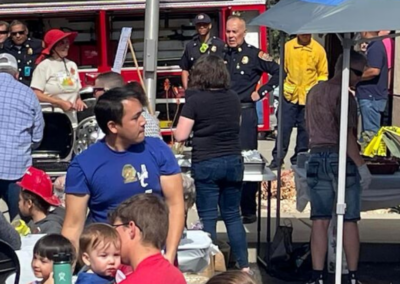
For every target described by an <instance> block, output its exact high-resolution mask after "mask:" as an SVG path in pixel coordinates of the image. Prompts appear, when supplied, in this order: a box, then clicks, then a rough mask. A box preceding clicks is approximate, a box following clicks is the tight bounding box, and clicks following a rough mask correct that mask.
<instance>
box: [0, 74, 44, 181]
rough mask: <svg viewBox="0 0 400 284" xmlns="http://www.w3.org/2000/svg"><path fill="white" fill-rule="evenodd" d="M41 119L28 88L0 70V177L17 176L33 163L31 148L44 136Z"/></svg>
mask: <svg viewBox="0 0 400 284" xmlns="http://www.w3.org/2000/svg"><path fill="white" fill-rule="evenodd" d="M43 128H44V120H43V114H42V110H41V107H40V104H39V101H38V99H37V97H36V95H35V93H34V92H33V91H32V89H31V88H29V87H27V86H25V85H23V84H22V83H20V82H18V81H17V80H15V79H14V78H13V77H12V76H11V75H9V74H7V73H0V180H17V179H20V178H21V177H22V176H23V175H24V173H25V171H26V170H27V169H28V167H29V166H31V165H32V156H31V147H32V143H37V142H40V141H41V140H42V137H43Z"/></svg>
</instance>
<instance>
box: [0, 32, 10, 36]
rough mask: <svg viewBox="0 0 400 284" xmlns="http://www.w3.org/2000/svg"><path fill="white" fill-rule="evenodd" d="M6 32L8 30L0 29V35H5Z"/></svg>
mask: <svg viewBox="0 0 400 284" xmlns="http://www.w3.org/2000/svg"><path fill="white" fill-rule="evenodd" d="M6 34H8V31H0V35H6Z"/></svg>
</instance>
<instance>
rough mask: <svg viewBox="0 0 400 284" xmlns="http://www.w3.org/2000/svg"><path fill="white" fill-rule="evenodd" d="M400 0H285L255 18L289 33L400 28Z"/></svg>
mask: <svg viewBox="0 0 400 284" xmlns="http://www.w3.org/2000/svg"><path fill="white" fill-rule="evenodd" d="M399 11H400V0H281V1H279V2H278V4H276V5H275V6H273V7H272V8H271V9H269V10H268V11H266V12H264V13H263V14H261V15H259V16H258V17H256V18H255V19H253V20H252V21H251V23H250V25H259V26H267V27H269V28H272V29H276V30H281V31H284V32H286V33H288V34H308V33H348V32H361V31H379V30H399V29H400V17H399Z"/></svg>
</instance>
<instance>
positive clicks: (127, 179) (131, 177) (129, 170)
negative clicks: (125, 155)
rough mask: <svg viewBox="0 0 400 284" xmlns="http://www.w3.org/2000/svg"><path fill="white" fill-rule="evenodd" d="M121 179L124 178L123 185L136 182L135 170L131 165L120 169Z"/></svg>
mask: <svg viewBox="0 0 400 284" xmlns="http://www.w3.org/2000/svg"><path fill="white" fill-rule="evenodd" d="M122 177H123V178H124V183H131V182H135V181H136V180H137V178H136V170H135V168H134V167H133V166H132V165H129V164H128V165H125V166H124V167H123V169H122Z"/></svg>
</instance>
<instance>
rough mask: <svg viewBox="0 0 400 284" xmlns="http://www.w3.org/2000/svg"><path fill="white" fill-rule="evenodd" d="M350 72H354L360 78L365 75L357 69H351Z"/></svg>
mask: <svg viewBox="0 0 400 284" xmlns="http://www.w3.org/2000/svg"><path fill="white" fill-rule="evenodd" d="M350 70H351V71H353V72H354V74H355V75H356V76H358V77H361V76H362V74H363V73H364V72H363V71H360V70H357V69H354V68H350Z"/></svg>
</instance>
